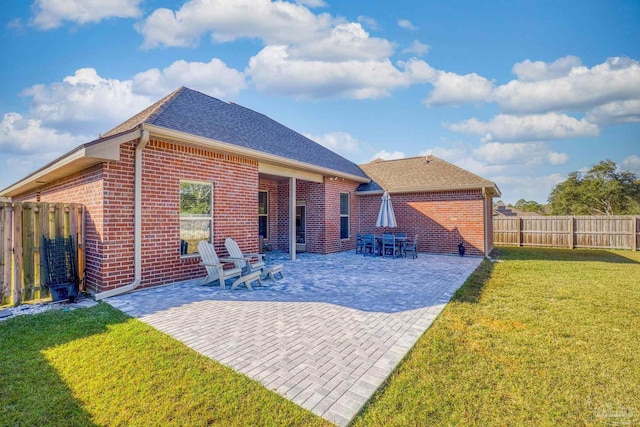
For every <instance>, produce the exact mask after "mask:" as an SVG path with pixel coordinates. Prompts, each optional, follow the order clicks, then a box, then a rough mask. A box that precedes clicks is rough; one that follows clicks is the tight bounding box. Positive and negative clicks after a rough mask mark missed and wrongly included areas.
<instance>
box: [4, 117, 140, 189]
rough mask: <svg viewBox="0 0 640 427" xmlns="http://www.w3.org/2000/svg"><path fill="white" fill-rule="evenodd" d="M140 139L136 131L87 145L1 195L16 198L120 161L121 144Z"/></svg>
mask: <svg viewBox="0 0 640 427" xmlns="http://www.w3.org/2000/svg"><path fill="white" fill-rule="evenodd" d="M139 137H140V131H139V129H138V128H135V129H133V130H131V131H129V132H125V133H122V134H119V135H114V136H112V137H110V138H105V139H98V140H95V141H91V142H88V143H86V144H83V145H81V146H79V147H77V148H75V149H73V150H72V151H70V152H68V153H66V154H64V155H63V156H61V157H59V158H57V159H56V160H53V161H52V162H50V163H48V164H46V165H44V166H43V167H41V168H40V169H38V170H36V171H35V172H33V173H31V174H30V175H27V176H26V177H25V178H23V179H21V180H20V181H18V182H16V183H15V184H13V185H11V186H9V187H7V188H5V189H4V190H2V191H0V196H4V197H15V196H17V195H20V194H24V193H26V192H28V191H33V190H36V189H37V188H39V187H42V186H44V185H46V184H49V183H51V182H53V181H56V180H58V179H61V178H64V177H66V176H68V175H70V174H73V173H75V172H79V171H81V170H83V169H86V168H88V167H91V166H93V165H96V164H99V163H104V162H109V161H114V160H120V145H121V144H123V143H125V142H129V141H132V140H134V139H136V138H139Z"/></svg>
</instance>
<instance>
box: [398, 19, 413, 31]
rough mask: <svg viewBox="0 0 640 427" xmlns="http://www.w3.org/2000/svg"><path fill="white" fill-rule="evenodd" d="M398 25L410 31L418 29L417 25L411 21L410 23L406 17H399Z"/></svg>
mask: <svg viewBox="0 0 640 427" xmlns="http://www.w3.org/2000/svg"><path fill="white" fill-rule="evenodd" d="M398 26H399V27H400V28H404V29H405V30H411V31H414V30H417V29H418V27H416V26H415V25H413V23H411V21H409V20H408V19H399V20H398Z"/></svg>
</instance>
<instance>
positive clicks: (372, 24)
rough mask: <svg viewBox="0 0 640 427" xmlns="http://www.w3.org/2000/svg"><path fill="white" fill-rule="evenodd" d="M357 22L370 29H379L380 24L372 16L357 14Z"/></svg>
mask: <svg viewBox="0 0 640 427" xmlns="http://www.w3.org/2000/svg"><path fill="white" fill-rule="evenodd" d="M358 22H359V23H360V24H362V25H363V26H364V27H367V28H369V29H371V30H379V29H380V25H379V24H378V21H376V20H375V19H374V18H372V17H370V16H364V15H360V16H358Z"/></svg>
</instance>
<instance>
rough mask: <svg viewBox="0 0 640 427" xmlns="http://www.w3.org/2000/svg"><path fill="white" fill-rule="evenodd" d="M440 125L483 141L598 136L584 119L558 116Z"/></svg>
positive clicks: (496, 117) (494, 119)
mask: <svg viewBox="0 0 640 427" xmlns="http://www.w3.org/2000/svg"><path fill="white" fill-rule="evenodd" d="M443 126H444V127H446V128H447V129H449V130H451V131H453V132H459V133H466V134H475V135H480V136H482V141H483V142H492V141H496V140H497V141H504V142H519V141H531V140H534V141H536V140H537V141H542V140H550V139H565V138H578V137H585V136H598V135H599V133H600V130H599V128H598V126H597V125H594V124H593V123H589V122H588V121H587V120H585V119H581V120H578V119H576V118H574V117H570V116H567V115H565V114H558V113H547V114H535V115H528V116H511V115H506V114H500V115H497V116H495V117H493V118H492V119H491V120H490V121H489V122H481V121H479V120H478V119H476V118H472V119H469V120H464V121H462V122H458V123H443Z"/></svg>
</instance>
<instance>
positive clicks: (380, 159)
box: [360, 154, 437, 165]
mask: <svg viewBox="0 0 640 427" xmlns="http://www.w3.org/2000/svg"><path fill="white" fill-rule="evenodd" d="M429 156H432V155H431V154H429V155H426V156H411V157H402V158H400V159H386V160H385V159H383V158H381V157H376V158H375V159H373V160H371V161H370V162H367V163H360V164H361V165H369V164H372V163H381V162H400V161H404V160H414V159H424V158H427V157H429ZM432 157H435V156H432ZM436 158H437V157H436Z"/></svg>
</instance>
